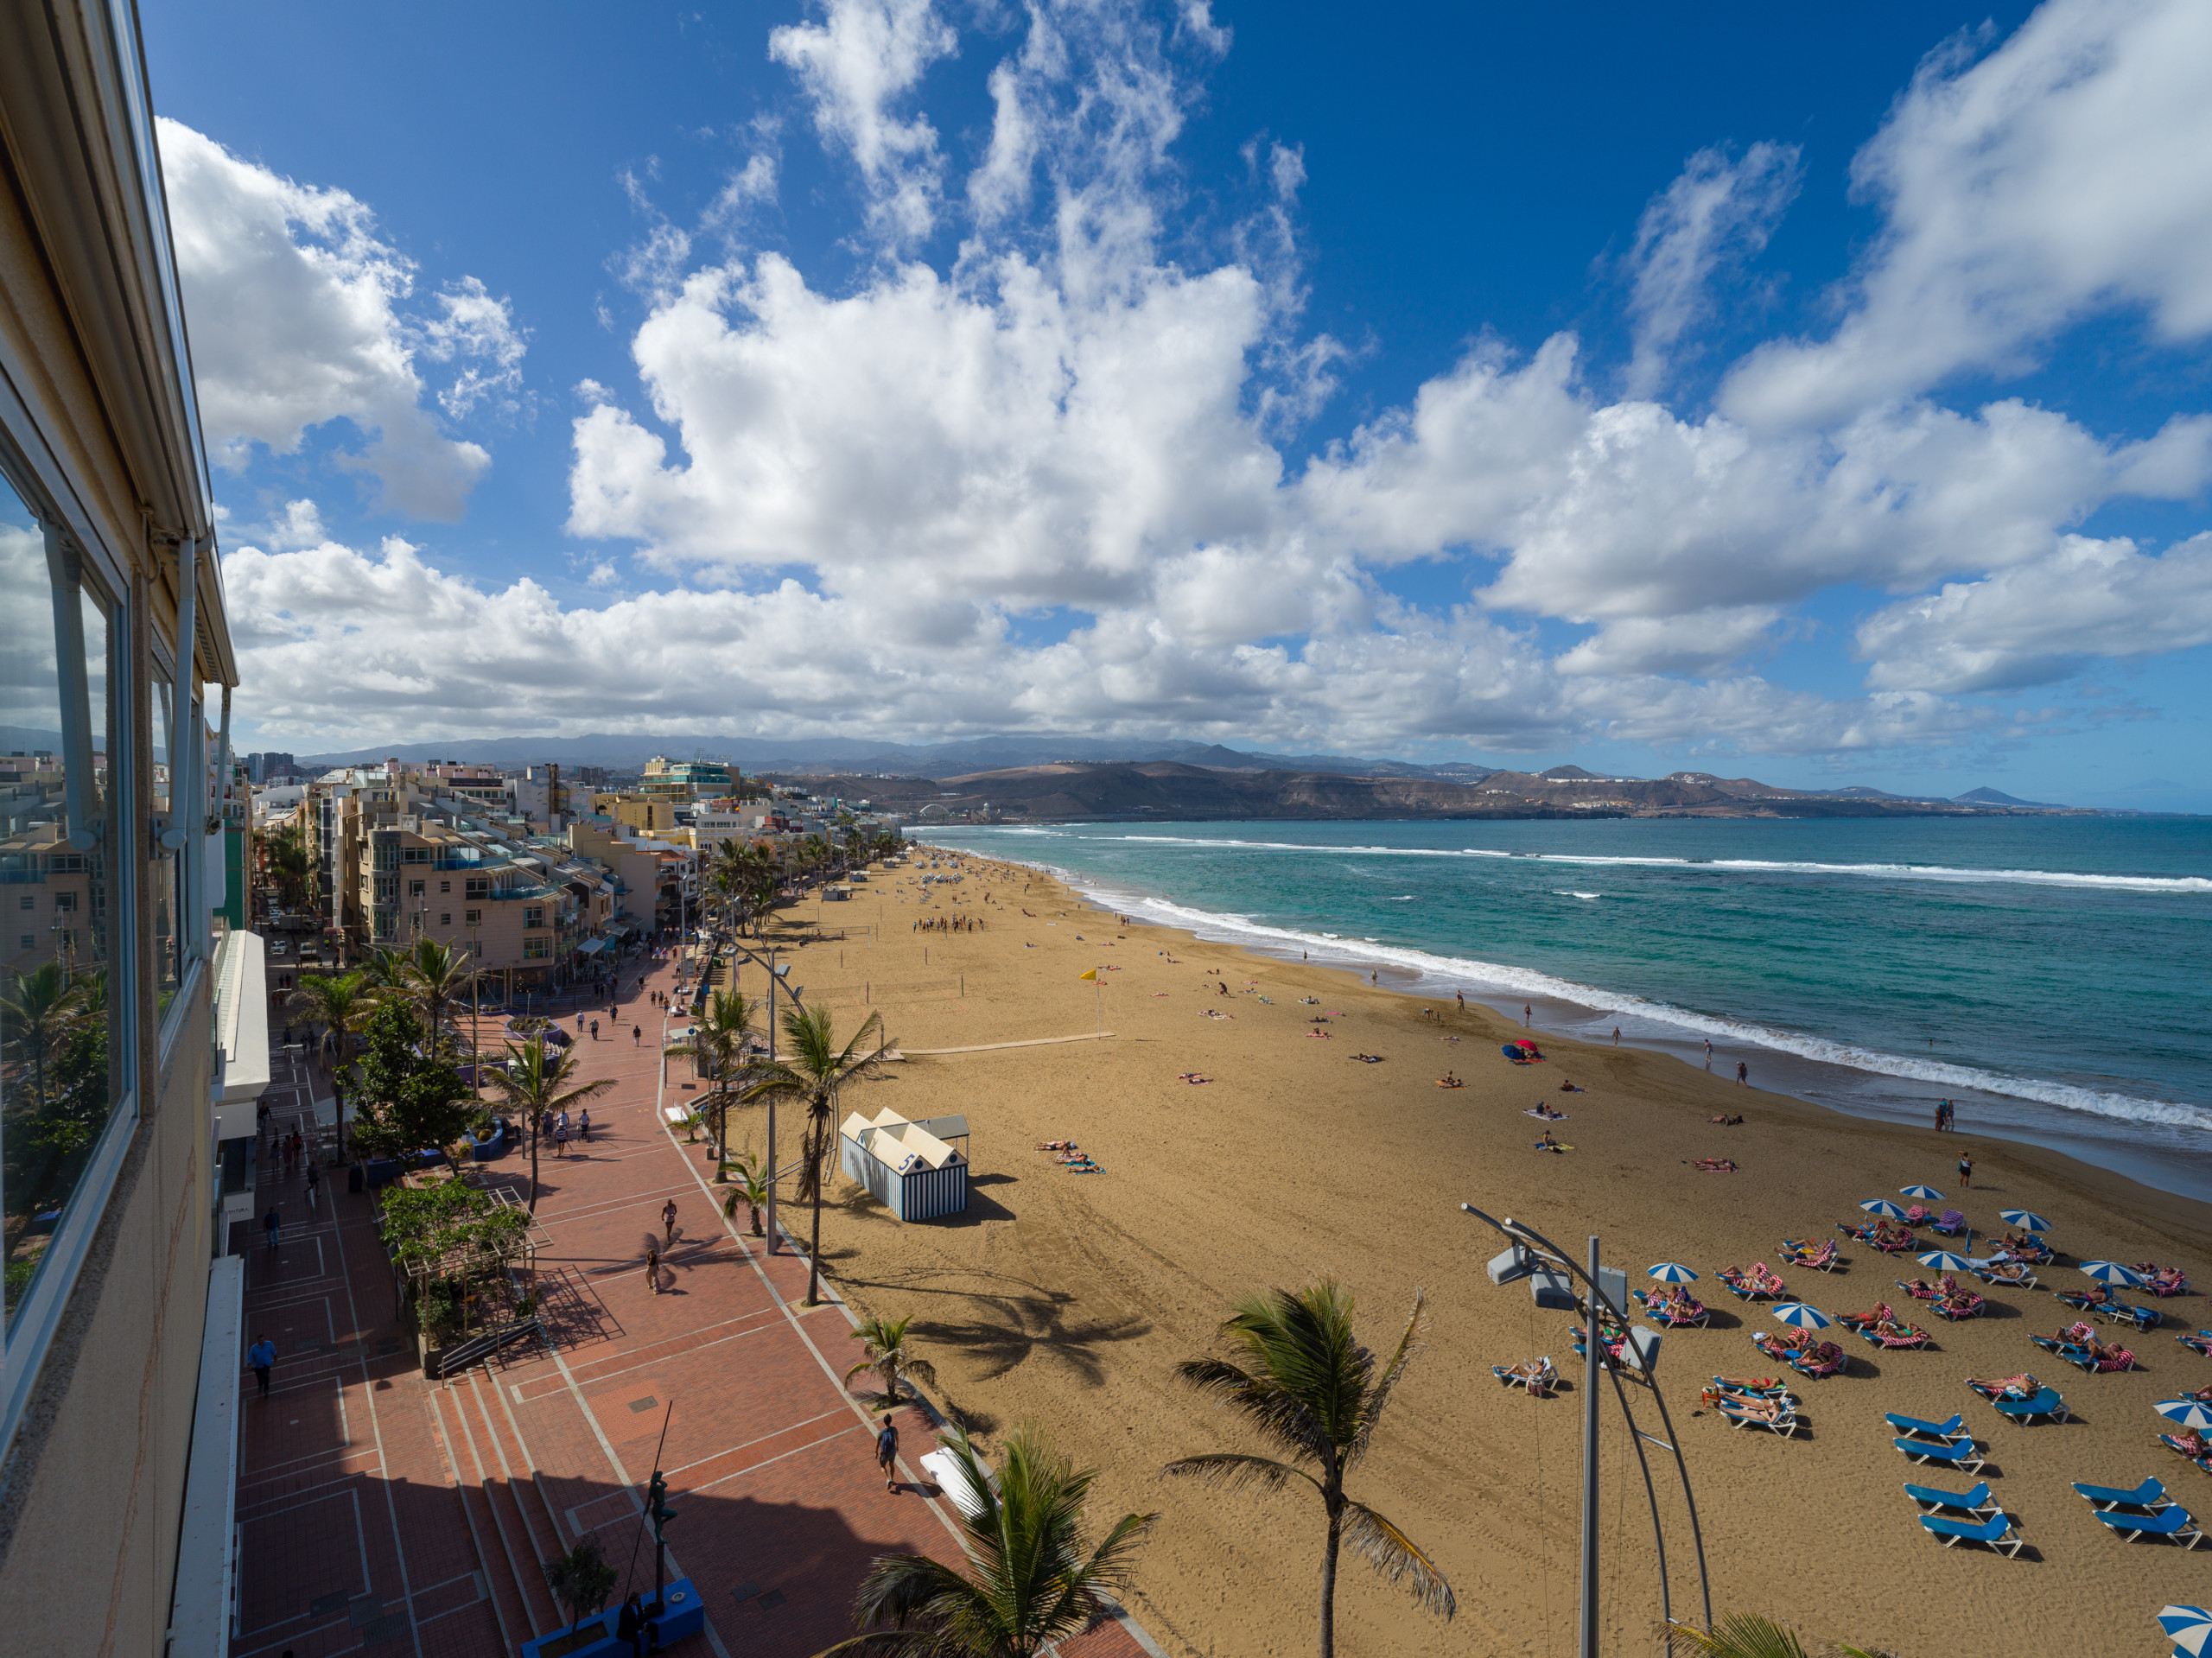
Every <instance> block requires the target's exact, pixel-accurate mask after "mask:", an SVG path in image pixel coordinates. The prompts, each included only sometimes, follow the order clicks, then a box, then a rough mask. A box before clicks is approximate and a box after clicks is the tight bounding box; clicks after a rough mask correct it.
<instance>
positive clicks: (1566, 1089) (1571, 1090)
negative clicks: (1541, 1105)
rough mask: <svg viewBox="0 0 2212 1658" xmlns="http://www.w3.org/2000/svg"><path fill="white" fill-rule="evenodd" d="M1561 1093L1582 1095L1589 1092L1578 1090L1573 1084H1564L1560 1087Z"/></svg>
mask: <svg viewBox="0 0 2212 1658" xmlns="http://www.w3.org/2000/svg"><path fill="white" fill-rule="evenodd" d="M1559 1091H1560V1093H1562V1094H1581V1093H1585V1092H1586V1091H1587V1090H1586V1089H1580V1088H1577V1087H1576V1086H1575V1085H1574V1084H1573V1083H1567V1082H1562V1083H1560V1085H1559Z"/></svg>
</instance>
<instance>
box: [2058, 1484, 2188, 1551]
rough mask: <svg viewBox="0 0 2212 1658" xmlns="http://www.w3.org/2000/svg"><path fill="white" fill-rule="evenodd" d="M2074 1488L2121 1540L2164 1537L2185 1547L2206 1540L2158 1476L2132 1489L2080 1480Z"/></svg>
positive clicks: (2091, 1510) (2132, 1540)
mask: <svg viewBox="0 0 2212 1658" xmlns="http://www.w3.org/2000/svg"><path fill="white" fill-rule="evenodd" d="M2074 1489H2075V1491H2076V1492H2078V1493H2079V1494H2080V1495H2081V1496H2082V1498H2083V1499H2085V1500H2086V1501H2087V1502H2088V1505H2089V1512H2090V1513H2091V1514H2093V1515H2095V1516H2096V1517H2097V1519H2098V1520H2099V1521H2101V1523H2102V1524H2103V1525H2104V1527H2105V1528H2106V1529H2107V1531H2111V1532H2114V1533H2116V1534H2118V1535H2119V1537H2120V1540H2121V1541H2122V1542H2126V1543H2133V1542H2136V1541H2138V1540H2140V1539H2143V1538H2145V1537H2165V1538H2170V1539H2171V1540H2173V1541H2174V1542H2175V1543H2177V1544H2178V1545H2180V1546H2181V1547H2183V1548H2195V1547H2196V1546H2197V1544H2199V1543H2201V1542H2202V1541H2203V1540H2204V1534H2203V1533H2202V1531H2201V1530H2199V1529H2198V1528H2197V1524H2196V1521H2194V1520H2192V1519H2190V1515H2189V1510H2188V1509H2184V1508H2183V1507H2182V1506H2181V1505H2180V1504H2179V1503H2177V1502H2175V1501H2174V1500H2173V1499H2172V1498H2171V1497H2170V1496H2167V1495H2166V1488H2165V1487H2164V1486H2163V1485H2161V1484H2160V1483H2158V1481H2157V1480H2156V1479H2146V1480H2145V1481H2144V1482H2143V1483H2141V1484H2140V1485H2139V1486H2137V1487H2136V1488H2135V1489H2134V1490H2132V1491H2124V1490H2120V1489H2118V1488H2117V1487H2115V1486H2110V1485H2083V1484H2081V1483H2078V1482H2077V1483H2075V1487H2074Z"/></svg>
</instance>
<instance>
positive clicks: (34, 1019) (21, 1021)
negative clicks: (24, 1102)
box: [0, 962, 85, 1105]
mask: <svg viewBox="0 0 2212 1658" xmlns="http://www.w3.org/2000/svg"><path fill="white" fill-rule="evenodd" d="M84 1000H85V993H84V987H82V986H81V985H78V984H75V983H73V982H72V981H71V980H70V978H69V975H67V974H66V973H64V972H63V971H62V970H61V963H60V962H47V963H45V964H44V965H43V966H41V967H36V968H34V969H31V970H30V971H29V973H17V974H14V975H11V977H10V981H9V984H8V988H6V989H4V990H0V1033H4V1040H5V1043H6V1045H7V1046H8V1047H10V1048H11V1049H13V1050H14V1051H16V1053H17V1054H18V1055H20V1056H21V1057H22V1058H23V1059H25V1060H27V1061H28V1062H29V1064H30V1068H31V1091H32V1093H33V1094H34V1095H35V1096H36V1097H37V1099H38V1101H39V1102H40V1103H41V1105H42V1104H44V1103H45V1102H46V1067H47V1063H48V1061H49V1060H50V1059H52V1058H53V1057H54V1050H56V1049H57V1048H59V1047H60V1045H61V1044H62V1043H63V1042H64V1041H65V1040H66V1039H67V1037H68V1035H69V1033H70V1032H71V1031H73V1029H75V1028H76V1025H77V1021H78V1020H79V1017H80V1016H81V1014H82V1012H83V1007H84Z"/></svg>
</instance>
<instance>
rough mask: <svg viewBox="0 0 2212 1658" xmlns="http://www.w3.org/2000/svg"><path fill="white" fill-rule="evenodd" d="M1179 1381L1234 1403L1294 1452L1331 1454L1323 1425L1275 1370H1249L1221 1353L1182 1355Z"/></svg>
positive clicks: (1321, 1456) (1266, 1435)
mask: <svg viewBox="0 0 2212 1658" xmlns="http://www.w3.org/2000/svg"><path fill="white" fill-rule="evenodd" d="M1175 1375H1176V1376H1177V1378H1178V1379H1179V1381H1182V1382H1186V1383H1188V1384H1189V1385H1190V1386H1192V1387H1193V1388H1198V1391H1199V1392H1201V1393H1206V1394H1212V1395H1213V1396H1214V1397H1215V1398H1217V1399H1218V1400H1220V1401H1222V1402H1223V1403H1224V1404H1226V1405H1234V1406H1235V1407H1236V1408H1237V1409H1238V1410H1239V1411H1240V1412H1242V1413H1243V1417H1244V1420H1246V1421H1247V1422H1248V1423H1249V1424H1250V1425H1251V1426H1252V1427H1253V1428H1254V1429H1255V1430H1256V1431H1257V1432H1259V1433H1260V1434H1261V1435H1262V1437H1264V1438H1266V1439H1269V1440H1272V1441H1273V1442H1274V1444H1276V1445H1280V1446H1281V1447H1282V1449H1284V1450H1285V1451H1287V1452H1290V1453H1291V1454H1292V1455H1293V1456H1297V1457H1306V1458H1312V1459H1313V1460H1314V1461H1316V1462H1323V1463H1325V1462H1326V1461H1327V1459H1328V1454H1329V1436H1328V1433H1327V1431H1326V1430H1325V1428H1324V1427H1323V1426H1322V1425H1321V1424H1320V1422H1319V1421H1318V1420H1316V1419H1315V1417H1314V1415H1313V1412H1312V1411H1311V1410H1309V1409H1308V1408H1307V1407H1306V1401H1304V1400H1302V1399H1300V1398H1299V1397H1298V1396H1297V1395H1296V1394H1293V1393H1292V1392H1291V1391H1290V1389H1289V1388H1287V1387H1285V1386H1284V1385H1283V1384H1282V1382H1280V1381H1279V1380H1277V1379H1276V1378H1275V1377H1274V1376H1272V1375H1266V1374H1264V1373H1263V1374H1261V1375H1253V1374H1252V1373H1251V1372H1250V1371H1249V1370H1245V1369H1240V1368H1239V1367H1237V1366H1236V1365H1234V1364H1230V1363H1228V1362H1227V1361H1225V1360H1223V1359H1213V1358H1199V1359H1186V1360H1185V1361H1184V1362H1183V1363H1180V1364H1178V1365H1177V1366H1176V1367H1175Z"/></svg>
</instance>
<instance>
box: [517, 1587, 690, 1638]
mask: <svg viewBox="0 0 2212 1658" xmlns="http://www.w3.org/2000/svg"><path fill="white" fill-rule="evenodd" d="M646 1604H647V1607H648V1610H647V1613H646V1616H647V1617H648V1618H649V1619H650V1620H651V1621H652V1623H657V1624H658V1625H659V1629H658V1637H657V1639H648V1640H647V1642H646V1648H647V1649H648V1650H651V1649H652V1648H653V1647H654V1646H655V1645H658V1646H661V1647H672V1646H674V1645H675V1644H676V1643H677V1642H678V1641H681V1640H683V1638H684V1637H685V1636H691V1635H696V1634H698V1633H699V1631H700V1630H702V1629H705V1628H706V1627H707V1608H706V1606H705V1604H704V1603H702V1601H701V1600H700V1598H699V1591H697V1590H696V1589H695V1588H693V1587H692V1586H691V1579H689V1578H678V1579H676V1580H675V1581H674V1582H672V1583H671V1584H670V1585H668V1588H667V1589H666V1591H664V1593H663V1595H662V1598H661V1605H662V1610H661V1612H660V1614H659V1616H658V1617H654V1616H653V1614H652V1611H651V1610H650V1608H651V1605H652V1603H651V1602H647V1603H646ZM621 1615H622V1609H621V1608H620V1606H610V1607H608V1608H607V1610H605V1611H603V1612H601V1613H598V1614H596V1615H595V1616H594V1617H588V1618H586V1619H584V1621H583V1622H582V1624H580V1625H579V1626H578V1627H577V1630H576V1633H575V1635H573V1636H572V1635H570V1634H569V1631H568V1630H567V1629H556V1630H555V1631H554V1632H553V1633H552V1634H550V1635H541V1636H538V1637H537V1639H536V1640H534V1641H525V1642H523V1643H522V1658H630V1643H629V1642H627V1641H617V1640H616V1639H615V1638H614V1625H615V1622H616V1620H617V1619H619V1618H620V1617H621Z"/></svg>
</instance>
